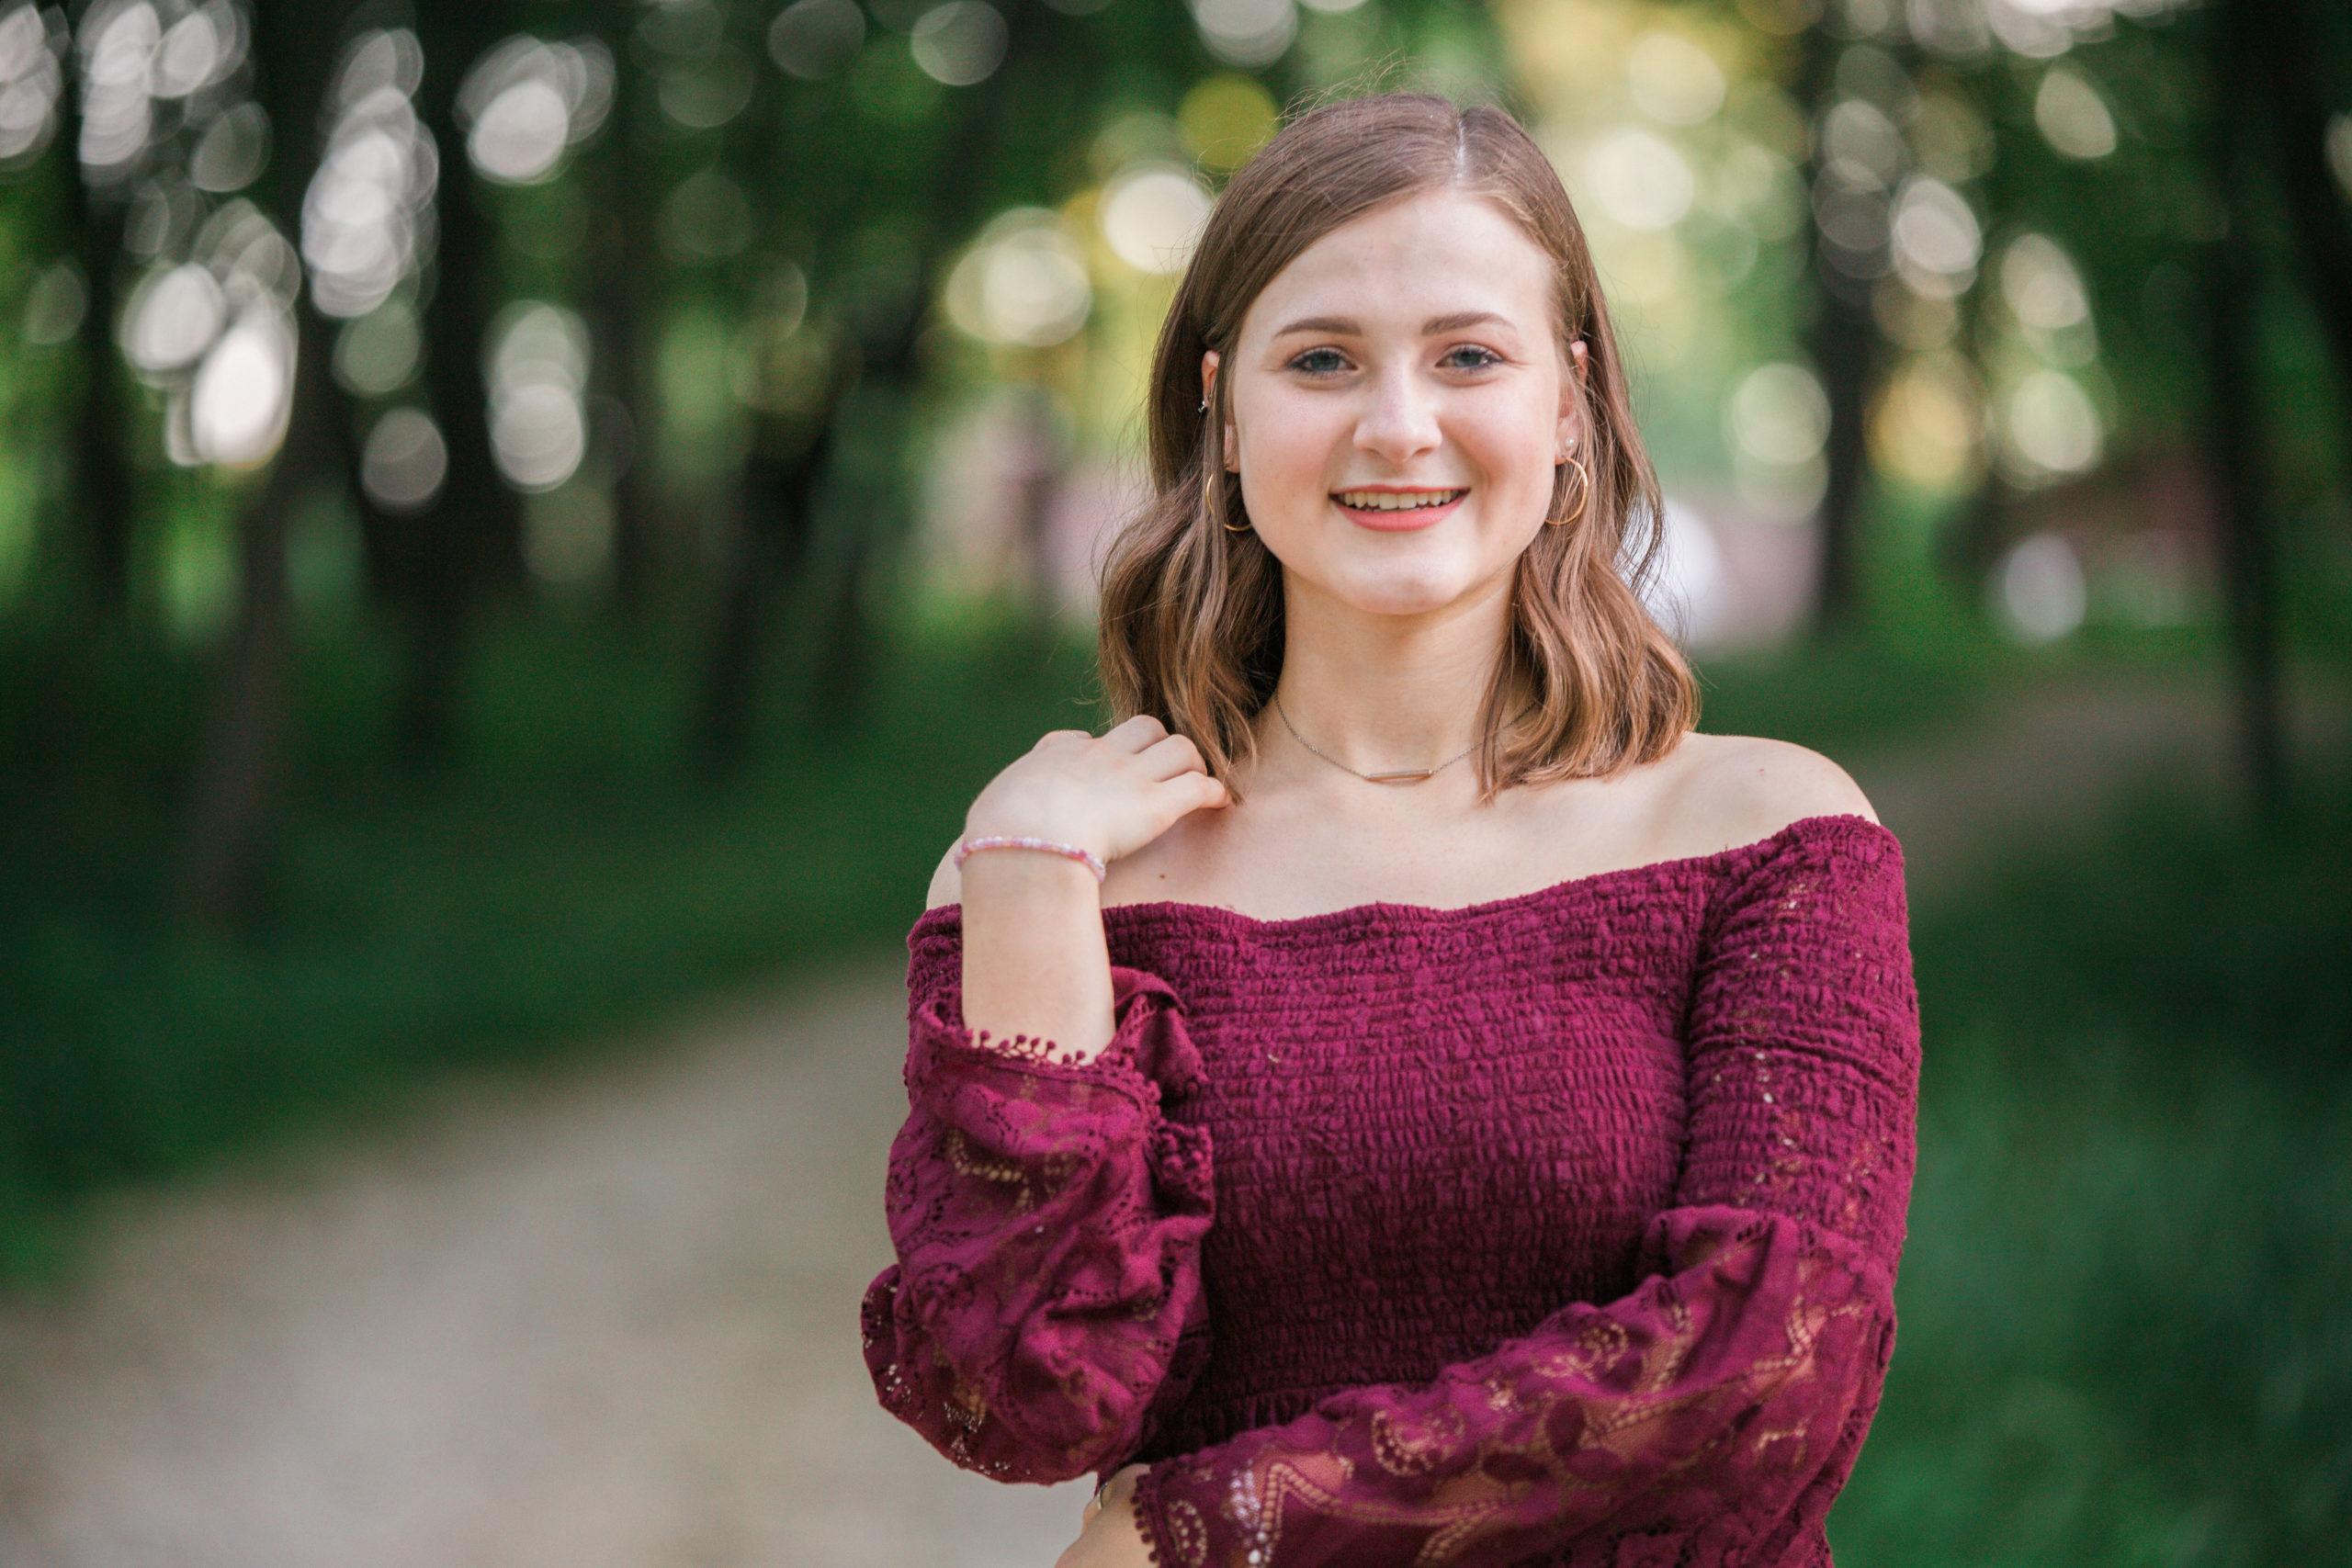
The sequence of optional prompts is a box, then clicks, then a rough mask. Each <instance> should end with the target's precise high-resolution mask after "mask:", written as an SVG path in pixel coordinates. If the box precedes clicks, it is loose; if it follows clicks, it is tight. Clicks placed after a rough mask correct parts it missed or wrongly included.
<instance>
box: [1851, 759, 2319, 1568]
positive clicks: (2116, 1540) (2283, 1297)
mask: <svg viewBox="0 0 2352 1568" xmlns="http://www.w3.org/2000/svg"><path fill="white" fill-rule="evenodd" d="M1913 947H1914V950H1915V952H1916V953H1917V963H1918V974H1919V987H1920V1003H1921V1010H1922V1015H1923V1019H1924V1022H1925V1033H1926V1067H1925V1082H1924V1086H1923V1090H1922V1119H1921V1128H1920V1145H1921V1150H1920V1154H1921V1157H1920V1168H1919V1177H1918V1182H1917V1187H1916V1189H1915V1190H1914V1194H1913V1198H1912V1204H1911V1235H1910V1241H1909V1245H1908V1247H1907V1249H1906V1252H1905V1258H1904V1266H1903V1277H1902V1283H1901V1286H1900V1288H1899V1291H1898V1306H1899V1310H1900V1313H1901V1320H1902V1328H1901V1331H1900V1337H1899V1342H1898V1345H1897V1348H1896V1350H1895V1358H1894V1370H1893V1372H1892V1374H1891V1375H1890V1378H1889V1381H1888V1384H1887V1391H1886V1397H1885V1403H1884V1404H1883V1407H1882V1409H1881V1411H1880V1415H1879V1417H1878V1421H1877V1424H1876V1426H1875V1427H1873V1429H1872V1433H1871V1441H1870V1443H1869V1445H1868V1446H1867V1447H1866V1448H1865V1449H1864V1450H1862V1457H1861V1461H1860V1465H1859V1466H1858V1468H1857V1470H1856V1472H1855V1475H1854V1478H1853V1481H1852V1483H1851V1484H1850V1485H1849V1487H1848V1489H1847V1492H1846V1494H1845V1495H1844V1497H1843V1498H1842V1499H1841V1500H1840V1502H1839V1504H1838V1510H1837V1512H1836V1514H1835V1515H1834V1516H1833V1517H1832V1519H1831V1537H1832V1539H1833V1540H1834V1542H1835V1543H1836V1545H1837V1548H1838V1561H1839V1562H1843V1563H1848V1564H1850V1565H1853V1568H1882V1565H1886V1568H1893V1565H1902V1568H1944V1565H1946V1564H1952V1565H1957V1564H1962V1563H1969V1564H1977V1563H1988V1562H1999V1563H2004V1564H2017V1565H2018V1568H2041V1565H2044V1564H2048V1565H2051V1568H2056V1565H2059V1564H2082V1563H2101V1564H2114V1565H2117V1568H2140V1565H2142V1564H2145V1565H2148V1568H2158V1565H2162V1564H2171V1563H2185V1562H2194V1563H2211V1564H2216V1565H2230V1568H2238V1565H2245V1568H2253V1565H2256V1564H2263V1565H2269V1564H2276V1565H2278V1568H2287V1565H2290V1564H2304V1563H2312V1564H2316V1563H2322V1562H2342V1561H2343V1560H2344V1541H2345V1540H2346V1531H2347V1529H2352V1317H2347V1315H2346V1311H2345V1303H2346V1301H2347V1300H2352V1162H2347V1160H2346V1157H2345V1151H2346V1149H2347V1148H2352V792H2346V791H2345V790H2343V789H2342V788H2340V787H2338V788H2336V789H2334V790H2332V791H2330V792H2328V793H2327V794H2325V795H2324V796H2321V797H2317V799H2316V800H2315V802H2314V804H2313V806H2312V809H2311V810H2310V811H2309V812H2308V813H2307V814H2306V815H2305V816H2304V817H2303V818H2301V819H2300V820H2299V821H2298V822H2297V823H2296V825H2295V826H2294V827H2293V828H2291V829H2288V830H2285V831H2283V832H2281V833H2279V834H2277V835H2274V836H2268V837H2265V836H2260V835H2255V834H2250V833H2248V832H2247V831H2245V829H2243V828H2242V827H2241V826H2239V825H2237V824H2235V823H2233V822H2231V821H2229V820H2227V819H2225V818H2222V817H2220V816H2218V815H2217V814H2216V813H2215V812H2214V810H2213V808H2212V807H2211V805H2210V804H2190V803H2188V802H2184V801H2181V800H2178V799H2166V798H2162V797H2150V798H2147V799H2145V800H2143V801H2142V802H2141V803H2140V804H2139V806H2138V807H2137V808H2136V809H2134V810H2133V811H2131V812H2130V813H2129V814H2127V815H2126V816H2125V817H2124V818H2122V819H2121V820H2120V825H2119V826H2118V828H2117V829H2116V830H2115V831H2113V832H2112V833H2111V834H2109V835H2107V836H2105V837H2104V838H2103V839H2102V840H2099V841H2098V842H2096V843H2093V844H2089V845H2086V846H2085V847H2083V848H2080V849H2078V850H2075V851H2072V852H2068V853H2065V854H2064V855H2058V856H2049V855H2023V856H2019V857H2018V858H2016V859H2014V860H2012V861H2010V862H2008V863H2005V864H2002V865H2000V866H1997V867H1993V868H1988V870H1987V873H1986V874H1985V878H1984V880H1983V881H1982V883H1981V884H1980V885H1979V886H1977V887H1976V888H1974V889H1973V890H1972V891H1971V892H1969V893H1968V894H1966V895H1965V896H1963V897H1957V898H1954V899H1952V900H1951V901H1949V902H1945V903H1942V904H1939V905H1937V906H1934V907H1930V908H1925V909H1922V910H1920V911H1918V918H1917V922H1916V924H1915V926H1914V931H1913Z"/></svg>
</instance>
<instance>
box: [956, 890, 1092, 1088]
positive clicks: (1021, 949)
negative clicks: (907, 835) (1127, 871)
mask: <svg viewBox="0 0 2352 1568" xmlns="http://www.w3.org/2000/svg"><path fill="white" fill-rule="evenodd" d="M962 893H963V906H964V908H963V915H964V973H963V999H964V1023H965V1026H966V1027H967V1028H969V1029H973V1030H985V1031H986V1032H988V1033H989V1036H990V1037H991V1038H993V1039H996V1040H1001V1041H1009V1040H1011V1039H1012V1038H1013V1036H1015V1035H1022V1034H1025V1035H1027V1036H1029V1037H1030V1038H1031V1039H1033V1040H1040V1039H1042V1040H1050V1041H1051V1042H1053V1043H1054V1045H1055V1047H1056V1051H1055V1054H1056V1055H1057V1057H1066V1058H1069V1057H1074V1058H1076V1059H1078V1060H1080V1061H1091V1060H1092V1059H1093V1058H1094V1057H1096V1056H1097V1055H1101V1054H1102V1052H1103V1049H1104V1048H1105V1047H1106V1046H1108V1045H1109V1044H1110V1043H1111V1037H1112V1034H1113V1032H1114V1029H1115V1027H1116V1020H1115V1018H1114V1014H1113V1010H1112V986H1111V955H1110V951H1109V949H1108V947H1107V946H1106V945H1105V944H1104V942H1103V903H1102V896H1101V891H1100V889H1099V888H1098V887H1097V886H1096V885H1095V881H1094V877H1093V874H1091V872H1089V871H1088V870H1087V868H1086V867H1085V866H1083V865H1080V864H1079V863H1076V862H1074V861H1069V860H1064V859H1063V858H1061V857H1060V856H1058V855H1051V854H1043V853H1038V852H1034V851H1025V850H990V851H987V852H982V853H979V854H976V855H973V856H971V857H970V858H969V859H967V860H966V861H965V863H964V865H963V888H962Z"/></svg>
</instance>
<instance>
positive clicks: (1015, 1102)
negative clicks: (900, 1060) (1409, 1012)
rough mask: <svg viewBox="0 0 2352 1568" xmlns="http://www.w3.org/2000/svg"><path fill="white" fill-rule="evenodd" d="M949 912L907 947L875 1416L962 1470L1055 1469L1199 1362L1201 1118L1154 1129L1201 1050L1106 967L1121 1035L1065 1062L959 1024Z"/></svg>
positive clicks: (1174, 1386) (1056, 1476)
mask: <svg viewBox="0 0 2352 1568" xmlns="http://www.w3.org/2000/svg"><path fill="white" fill-rule="evenodd" d="M956 917H957V912H956V910H954V909H952V908H950V909H946V910H933V911H931V912H930V913H928V914H926V915H925V916H924V917H923V919H922V921H921V922H919V923H918V924H917V926H916V928H915V932H914V935H913V937H912V938H911V939H910V948H911V950H912V953H913V961H912V963H911V964H910V968H909V981H908V986H909V995H910V1008H909V1015H910V1040H909V1045H908V1053H907V1065H906V1086H907V1100H908V1106H909V1111H908V1115H907V1120H906V1122H905V1125H904V1126H903V1127H902V1128H901V1129H900V1131H899V1135H898V1137H897V1138H896V1139H895V1140H894V1141H893V1142H892V1144H891V1146H890V1161H889V1175H888V1184H887V1189H886V1199H887V1207H888V1220H889V1229H890V1240H891V1243H892V1246H893V1247H894V1248H895V1249H896V1251H897V1253H898V1262H897V1263H895V1264H893V1265H892V1266H890V1267H889V1268H888V1269H884V1270H883V1271H882V1273H881V1274H880V1276H879V1277H877V1278H876V1280H875V1281H874V1282H873V1284H872V1285H871V1286H870V1287H868V1289H867V1291H866V1292H865V1302H864V1304H863V1311H862V1325H863V1337H864V1342H865V1361H866V1367H867V1370H868V1371H870V1372H871V1373H872V1375H873V1378H874V1386H875V1390H876V1393H877V1394H879V1396H880V1398H881V1401H882V1404H883V1406H884V1408H886V1409H888V1411H889V1412H890V1413H891V1414H892V1415H894V1416H898V1417H899V1419H900V1420H902V1421H904V1422H906V1423H907V1424H908V1425H909V1426H910V1427H914V1428H915V1429H916V1430H917V1431H919V1432H921V1433H922V1435H923V1437H924V1438H927V1439H928V1440H929V1441H930V1442H931V1443H932V1445H933V1447H935V1448H937V1449H938V1450H940V1451H941V1452H942V1453H944V1454H945V1455H946V1456H947V1457H948V1458H949V1459H951V1460H953V1461H956V1463H957V1464H959V1465H961V1466H963V1467H964V1468H966V1469H967V1470H974V1471H978V1472H982V1473H984V1474H987V1475H990V1476H993V1477H995V1478H996V1479H998V1480H1001V1481H1035V1482H1055V1481H1067V1480H1069V1479H1071V1478H1072V1477H1075V1476H1079V1475H1083V1474H1085V1473H1087V1472H1090V1471H1099V1470H1103V1469H1104V1468H1106V1467H1107V1466H1109V1465H1111V1464H1113V1463H1114V1462H1115V1461H1118V1460H1120V1459H1123V1458H1124V1457H1125V1455H1127V1454H1130V1453H1133V1452H1134V1451H1136V1449H1137V1448H1138V1447H1139V1446H1140V1445H1141V1444H1142V1443H1144V1442H1145V1441H1147V1440H1148V1438H1149V1437H1150V1434H1151V1429H1152V1424H1153V1421H1154V1419H1155V1417H1156V1415H1157V1413H1158V1412H1159V1411H1161V1410H1164V1409H1166V1408H1168V1407H1169V1406H1170V1404H1173V1403H1174V1402H1175V1401H1177V1400H1179V1399H1181V1398H1182V1395H1183V1393H1184V1392H1185V1390H1186V1389H1187V1388H1188V1387H1189V1386H1190V1385H1191V1382H1192V1380H1193V1377H1194V1376H1196V1375H1197V1374H1198V1372H1199V1370H1200V1368H1201V1366H1202V1364H1203V1363H1204V1361H1205V1359H1206V1358H1207V1350H1208V1339H1207V1335H1208V1327H1207V1314H1206V1307H1205V1304H1204V1301H1203V1298H1202V1294H1201V1280H1200V1248H1201V1238H1202V1237H1203V1235H1205V1234H1206V1233H1207V1230H1208V1227H1209V1221H1210V1218H1211V1214H1212V1208H1213V1201H1212V1187H1211V1180H1210V1169H1209V1154H1210V1146H1209V1137H1208V1134H1207V1132H1206V1130H1205V1129H1203V1128H1199V1127H1193V1126H1189V1125H1185V1124H1183V1123H1182V1122H1174V1121H1170V1120H1169V1119H1168V1118H1167V1117H1166V1116H1165V1115H1164V1114H1163V1113H1162V1111H1163V1101H1164V1100H1168V1099H1173V1098H1178V1097H1182V1096H1183V1095H1186V1094H1189V1093H1191V1092H1193V1090H1194V1089H1196V1088H1197V1087H1198V1086H1199V1082H1200V1077H1201V1064H1200V1057H1199V1055H1198V1054H1197V1053H1196V1052H1195V1051H1194V1050H1193V1045H1192V1043H1191V1041H1190V1040H1189V1039H1188V1038H1187V1037H1186V1035H1185V1032H1184V1023H1183V1015H1182V1010H1181V1008H1180V1006H1179V1004H1178V1001H1177V998H1176V996H1175V994H1174V993H1173V992H1172V991H1171V990H1170V988H1169V987H1168V986H1167V984H1166V983H1165V982H1163V981H1161V980H1159V978H1157V977H1156V976H1151V975H1148V974H1145V973H1143V972H1141V971H1139V970H1134V969H1126V968H1117V967H1114V969H1113V970H1112V979H1113V982H1114V993H1115V1014H1116V1019H1117V1030H1116V1033H1115V1035H1114V1038H1113V1040H1112V1043H1111V1044H1110V1046H1109V1047H1108V1048H1107V1049H1106V1050H1104V1051H1103V1053H1102V1054H1101V1055H1099V1056H1097V1057H1095V1058H1094V1059H1092V1060H1091V1061H1088V1062H1084V1063H1078V1062H1075V1061H1073V1060H1070V1059H1069V1058H1068V1057H1066V1056H1064V1055H1060V1054H1057V1052H1055V1051H1054V1049H1053V1047H1052V1046H1051V1045H1050V1044H1048V1043H1044V1042H1037V1041H1032V1040H1029V1039H1027V1038H1026V1037H1016V1038H1015V1039H1014V1040H1012V1041H1011V1042H1003V1041H995V1040H990V1039H989V1038H988V1037H987V1036H986V1035H985V1034H982V1035H978V1036H976V1035H975V1034H974V1033H973V1032H971V1031H970V1030H967V1028H965V1027H964V1021H963V1005H962V998H961V995H960V976H961V953H962V942H961V930H960V926H959V925H958V924H957V918H956Z"/></svg>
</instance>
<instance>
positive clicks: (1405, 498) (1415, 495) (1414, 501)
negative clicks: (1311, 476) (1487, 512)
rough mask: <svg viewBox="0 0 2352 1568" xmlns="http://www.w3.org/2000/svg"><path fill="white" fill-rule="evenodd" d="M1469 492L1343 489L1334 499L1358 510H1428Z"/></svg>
mask: <svg viewBox="0 0 2352 1568" xmlns="http://www.w3.org/2000/svg"><path fill="white" fill-rule="evenodd" d="M1469 493H1470V492H1469V491H1466V490H1402V491H1398V490H1343V491H1337V492H1335V493H1334V494H1333V496H1332V499H1333V500H1334V501H1337V502H1339V503H1340V505H1341V506H1347V507H1352V508H1354V509H1355V510H1356V511H1358V512H1426V511H1428V510H1430V508H1432V507H1438V506H1450V505H1452V504H1453V502H1457V501H1459V500H1461V499H1462V498H1463V497H1464V496H1465V495H1468V494H1469Z"/></svg>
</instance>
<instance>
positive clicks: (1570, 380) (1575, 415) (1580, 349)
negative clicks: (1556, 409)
mask: <svg viewBox="0 0 2352 1568" xmlns="http://www.w3.org/2000/svg"><path fill="white" fill-rule="evenodd" d="M1587 357H1588V355H1586V352H1585V346H1584V340H1583V339H1582V338H1578V339H1577V341H1576V342H1574V343H1572V344H1568V361H1569V366H1568V368H1569V374H1567V375H1566V376H1563V377H1561V378H1560V423H1559V428H1558V431H1557V432H1556V434H1555V438H1554V446H1553V450H1554V451H1555V452H1557V453H1558V454H1559V457H1558V459H1557V460H1558V461H1561V462H1566V460H1567V459H1568V458H1569V457H1573V456H1574V455H1575V453H1576V450H1577V447H1578V446H1582V445H1583V444H1584V383H1585V364H1586V360H1587Z"/></svg>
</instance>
